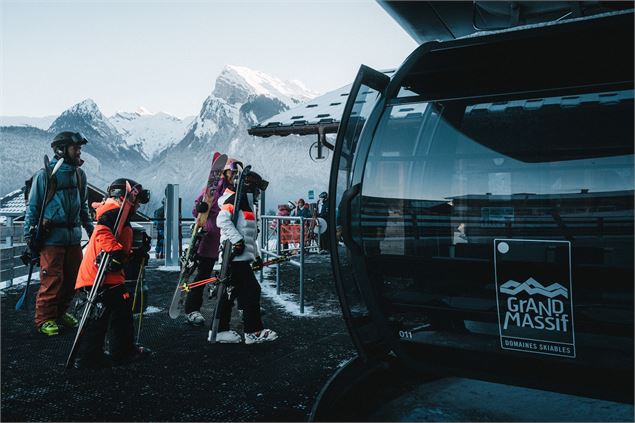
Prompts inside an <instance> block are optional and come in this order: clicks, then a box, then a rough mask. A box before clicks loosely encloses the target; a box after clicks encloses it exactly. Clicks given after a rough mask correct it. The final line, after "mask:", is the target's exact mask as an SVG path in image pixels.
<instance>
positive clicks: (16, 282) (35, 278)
mask: <svg viewBox="0 0 635 423" xmlns="http://www.w3.org/2000/svg"><path fill="white" fill-rule="evenodd" d="M28 276H29V275H24V276H20V277H18V278H13V284H12V285H9V281H5V282H0V289H5V288H16V287H18V286H20V285H24V284H25V283H26V281H27V279H28ZM31 283H32V284H33V283H40V272H33V275H32V276H31Z"/></svg>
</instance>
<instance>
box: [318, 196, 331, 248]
mask: <svg viewBox="0 0 635 423" xmlns="http://www.w3.org/2000/svg"><path fill="white" fill-rule="evenodd" d="M328 198H329V195H328V194H327V193H326V192H322V193H321V194H320V208H319V211H318V217H320V218H322V219H324V220H325V221H327V222H328V218H329V204H328ZM329 250H330V248H329V231H325V232H323V233H322V234H320V254H325V253H328V252H329Z"/></svg>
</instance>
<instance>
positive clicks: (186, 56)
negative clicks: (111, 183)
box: [0, 0, 417, 117]
mask: <svg viewBox="0 0 635 423" xmlns="http://www.w3.org/2000/svg"><path fill="white" fill-rule="evenodd" d="M0 2H1V8H0V50H1V52H2V53H1V57H0V73H1V78H2V79H1V92H0V115H2V116H17V115H22V116H34V117H36V116H46V115H58V114H60V113H61V112H63V111H64V110H66V109H67V108H68V107H70V106H72V105H73V104H75V103H77V102H80V101H82V100H84V99H86V98H92V99H93V100H94V101H95V102H96V103H97V105H98V106H99V108H100V109H101V111H102V112H103V113H104V114H106V115H107V116H110V115H112V114H114V113H115V112H117V111H134V110H135V109H137V108H138V107H139V106H143V107H145V108H146V109H148V110H150V111H151V112H158V111H164V112H167V113H170V114H173V115H175V116H178V117H184V116H191V115H196V114H198V112H199V109H200V107H201V105H202V103H203V101H204V100H205V98H206V97H207V96H208V95H209V94H210V93H211V91H212V89H213V87H214V81H215V79H216V77H217V76H218V74H219V73H220V71H221V70H222V68H223V66H224V65H226V64H233V65H240V66H247V67H250V68H253V69H257V70H261V71H263V72H266V73H268V74H271V75H273V76H276V77H278V78H281V79H298V80H300V81H302V82H303V83H304V84H305V85H306V86H307V87H308V88H311V89H313V90H315V91H319V92H322V93H324V92H327V91H330V90H333V89H335V88H338V87H341V86H343V85H346V84H348V83H350V82H352V80H353V78H354V77H355V74H356V73H357V70H358V68H359V66H360V64H362V63H363V64H366V65H368V66H371V67H374V68H376V69H385V68H392V67H397V66H399V65H400V64H401V63H402V62H403V61H404V60H405V59H406V57H407V56H408V54H410V53H411V52H412V50H413V49H414V48H415V47H416V45H417V44H416V43H415V42H414V41H413V40H412V39H411V38H410V37H409V36H408V35H407V34H406V33H405V31H404V30H403V29H401V27H399V25H397V24H396V23H395V21H394V20H393V19H392V18H391V17H390V16H389V15H388V14H387V13H386V12H385V11H384V10H383V9H382V8H381V7H380V6H379V5H378V4H377V3H376V2H375V1H371V0H357V1H352V0H349V1H346V0H344V1H341V0H335V1H303V0H289V1H267V0H263V1H212V0H208V1H178V2H177V1H157V0H154V1H150V0H136V1H91V0H83V1H14V0H0Z"/></svg>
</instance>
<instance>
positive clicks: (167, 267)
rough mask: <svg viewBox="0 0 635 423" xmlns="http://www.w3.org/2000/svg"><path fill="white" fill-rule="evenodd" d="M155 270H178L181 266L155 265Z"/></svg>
mask: <svg viewBox="0 0 635 423" xmlns="http://www.w3.org/2000/svg"><path fill="white" fill-rule="evenodd" d="M157 270H159V271H161V272H180V271H181V267H180V266H159V267H157Z"/></svg>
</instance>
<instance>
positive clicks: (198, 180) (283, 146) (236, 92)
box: [141, 66, 330, 210]
mask: <svg viewBox="0 0 635 423" xmlns="http://www.w3.org/2000/svg"><path fill="white" fill-rule="evenodd" d="M316 95H317V93H315V92H312V91H310V90H308V89H306V88H305V87H304V86H303V85H302V84H301V83H297V82H296V83H285V82H283V81H281V80H280V79H277V78H274V77H272V76H269V75H266V74H264V73H262V72H259V71H254V70H251V69H248V68H244V67H238V66H226V67H225V68H224V69H223V71H222V72H221V73H220V75H219V76H218V78H217V79H216V83H215V86H214V89H213V91H212V93H211V94H210V95H209V96H208V97H207V98H206V99H205V101H204V102H203V105H202V107H201V111H200V112H199V114H198V116H197V117H196V118H195V119H194V121H193V122H192V125H191V126H190V128H189V131H188V133H187V134H186V135H185V137H184V138H183V140H182V141H180V142H179V143H177V144H175V145H174V146H172V147H169V148H167V149H166V150H164V151H163V152H162V153H161V154H160V155H159V156H158V157H157V159H156V160H153V162H152V164H151V165H150V167H149V168H148V169H146V170H144V171H143V172H142V177H141V178H142V180H144V181H146V182H147V183H148V184H150V188H151V189H153V190H154V191H155V192H156V195H155V197H154V201H159V200H160V198H161V197H162V195H163V192H162V191H163V188H164V187H165V184H166V182H170V183H178V184H179V192H180V195H181V197H182V198H183V204H191V203H192V201H193V200H194V198H195V196H196V195H198V193H199V192H200V190H201V189H202V187H203V185H204V183H205V180H206V178H207V175H208V173H209V168H210V161H211V157H212V154H213V153H214V152H215V151H221V152H225V153H227V154H228V155H229V156H230V157H236V158H238V159H240V160H242V161H243V162H244V163H245V164H251V165H252V166H253V168H254V170H255V171H257V172H258V173H260V174H261V175H262V176H263V177H264V178H265V179H267V180H268V181H269V182H270V185H269V187H270V188H269V190H268V192H267V209H270V208H274V207H275V204H277V203H282V202H286V201H287V200H290V199H296V198H298V197H303V196H306V192H307V190H309V189H314V190H316V191H317V192H318V193H319V192H320V191H322V190H326V185H327V182H328V172H329V168H330V163H325V162H322V163H314V162H312V161H311V160H310V159H309V157H308V150H309V147H310V145H311V144H312V143H313V142H315V137H312V136H309V137H294V136H289V137H285V138H279V137H270V138H267V139H263V138H256V137H252V136H250V135H249V134H248V133H247V128H249V127H251V126H252V125H254V124H255V123H257V122H260V121H263V120H265V119H267V118H268V117H271V116H273V115H276V114H278V113H280V112H283V111H285V110H287V109H288V108H289V107H290V106H292V105H295V104H297V103H299V102H301V101H307V100H310V99H312V98H314V97H315V96H316ZM164 175H170V180H169V181H167V180H166V177H165V176H164ZM185 210H187V209H185Z"/></svg>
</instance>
